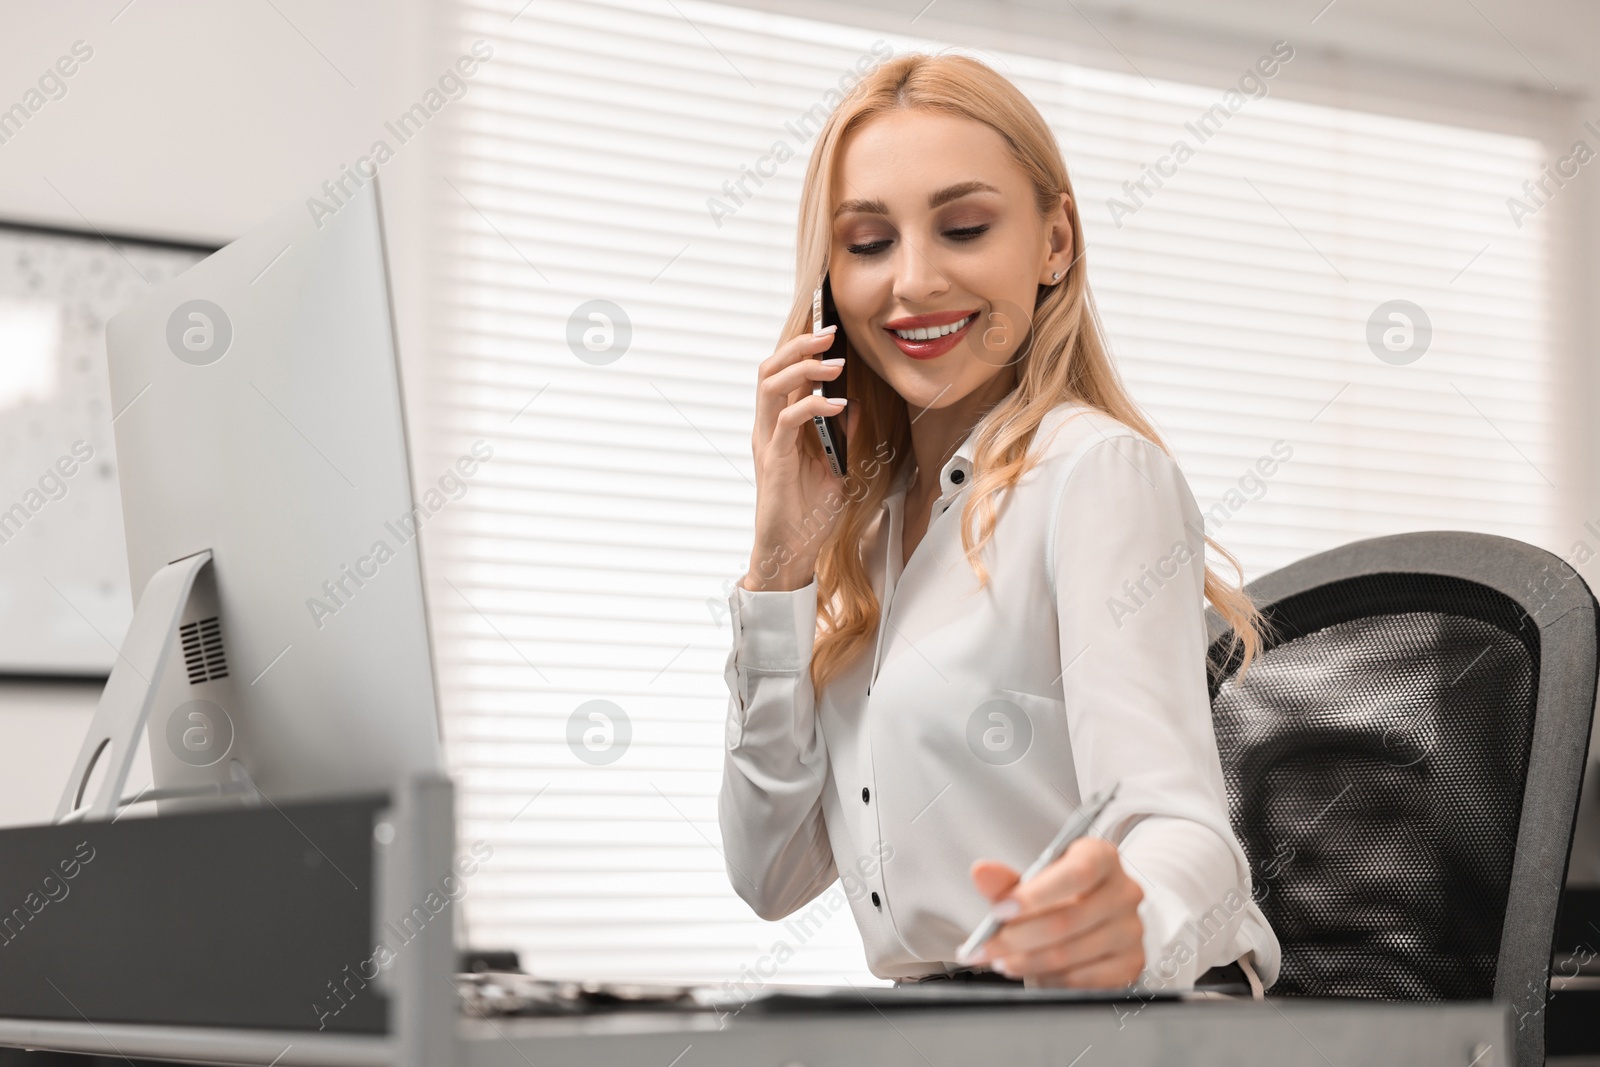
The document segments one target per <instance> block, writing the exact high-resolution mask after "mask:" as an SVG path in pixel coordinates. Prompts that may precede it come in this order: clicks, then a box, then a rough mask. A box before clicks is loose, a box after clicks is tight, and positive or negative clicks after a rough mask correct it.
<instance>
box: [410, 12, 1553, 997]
mask: <svg viewBox="0 0 1600 1067" xmlns="http://www.w3.org/2000/svg"><path fill="white" fill-rule="evenodd" d="M449 10H450V11H451V16H450V18H451V21H450V25H449V27H448V35H449V36H450V37H451V38H452V48H454V50H455V51H457V52H465V51H467V49H468V46H469V45H470V43H471V42H473V41H475V40H479V39H482V40H484V41H486V42H488V43H489V44H490V45H491V46H492V48H493V56H492V58H491V59H489V60H488V61H486V62H485V63H483V64H482V66H481V68H480V69H479V70H478V71H477V72H476V73H475V74H474V76H473V79H472V82H471V85H470V91H469V92H467V93H466V95H465V96H464V97H462V98H461V99H459V100H457V101H454V102H451V103H449V105H448V116H449V118H448V124H449V129H450V130H451V131H452V142H451V145H450V148H449V150H448V151H447V152H446V153H445V158H444V175H445V180H444V181H442V182H440V183H438V184H437V195H436V198H435V200H434V203H433V207H434V208H435V209H436V215H435V217H436V225H437V227H438V229H437V237H438V241H437V247H438V249H439V253H438V255H437V256H436V257H435V266H434V284H433V286H432V293H433V298H432V299H433V307H432V309H431V315H432V320H433V322H434V324H435V328H436V332H435V333H434V335H433V338H432V352H431V356H430V359H431V364H430V366H431V368H432V369H431V379H430V381H429V388H428V390H427V392H426V395H425V396H423V397H421V398H413V399H414V402H417V403H419V404H420V405H421V407H422V410H423V418H424V421H425V422H426V423H427V425H428V426H429V427H430V429H431V431H432V433H431V435H430V439H431V441H432V447H433V453H431V454H432V455H433V457H434V459H433V461H434V462H435V463H437V464H441V465H442V464H446V463H449V462H451V461H452V460H453V459H454V458H455V457H456V456H458V455H464V454H466V453H468V452H469V451H470V450H472V449H473V447H474V446H475V445H476V446H477V448H478V450H479V452H480V454H481V452H482V451H490V452H491V453H492V456H491V458H490V459H488V460H486V461H485V462H483V463H482V464H481V466H479V467H478V468H477V471H476V473H475V475H474V476H473V477H472V478H470V479H468V480H466V482H465V483H464V487H463V490H462V494H461V496H460V498H459V499H458V500H455V501H453V502H452V503H451V504H450V506H449V507H448V508H447V509H446V510H445V511H444V512H442V513H441V514H440V516H439V517H438V518H436V519H435V520H434V525H433V528H432V529H431V530H430V533H432V534H433V536H432V537H431V538H429V539H428V540H427V542H426V551H427V552H428V562H429V575H430V583H431V584H430V594H431V597H432V605H433V610H434V612H435V639H436V642H437V645H438V651H439V656H440V671H441V687H442V690H443V699H444V714H445V723H446V735H447V749H448V754H449V758H450V761H451V765H452V771H453V773H454V774H455V775H456V776H457V781H458V783H459V786H460V793H459V808H460V812H461V817H462V825H461V834H462V837H463V840H464V843H470V842H473V841H477V840H482V841H484V842H487V843H488V844H490V845H491V846H492V848H493V856H492V859H490V860H489V861H488V862H487V863H485V864H484V866H483V873H482V874H481V875H480V877H479V878H477V879H476V880H475V881H474V884H473V886H472V889H471V893H470V894H469V896H468V898H467V900H466V907H465V915H466V935H467V937H468V939H469V940H470V942H471V943H472V944H473V945H475V946H480V947H499V946H509V947H515V948H517V949H519V950H520V951H521V952H522V954H523V960H524V965H525V966H526V967H527V968H528V969H530V970H532V971H534V972H535V973H539V974H544V975H562V976H588V977H610V978H617V977H637V978H650V977H674V978H689V979H696V980H710V981H718V982H723V981H726V982H741V983H743V984H744V985H746V986H751V985H753V984H757V983H761V982H769V981H776V982H808V981H840V980H851V981H857V982H861V981H875V979H872V977H871V976H870V975H869V974H868V973H867V972H866V970H865V966H864V962H863V956H862V952H861V948H860V943H859V939H858V937H857V935H856V932H855V928H854V923H853V920H852V919H851V917H850V914H849V911H848V908H847V907H846V906H844V897H843V893H842V891H841V890H840V888H839V887H838V885H837V884H836V885H835V886H834V888H833V889H832V890H830V891H829V892H828V893H826V894H824V896H823V898H820V900H819V904H820V905H821V906H822V907H823V908H824V909H825V910H824V911H823V912H822V913H819V915H818V917H819V918H821V919H823V920H825V921H821V922H816V923H808V924H806V925H804V926H801V925H797V924H792V923H783V922H777V923H768V922H763V921H761V920H758V919H756V918H755V917H754V916H753V915H752V913H751V912H750V911H749V909H748V908H747V907H746V906H745V905H744V903H743V902H742V901H740V900H739V899H738V898H737V897H736V896H735V895H734V893H733V891H732V890H731V888H730V887H729V885H728V882H727V878H726V875H725V873H724V868H723V861H722V858H721V855H720V836H719V833H718V829H717V823H716V805H715V798H716V793H717V788H718V783H719V781H720V775H721V751H722V737H723V731H722V725H723V719H724V716H725V713H726V706H727V692H726V689H725V687H724V683H723V679H722V669H723V663H724V660H725V657H726V655H727V651H728V644H729V640H730V630H729V627H728V622H727V619H726V618H725V616H724V611H725V603H724V601H725V598H726V595H727V592H728V590H729V589H730V588H731V583H732V582H733V581H735V580H736V579H737V577H738V576H739V575H740V574H741V573H742V572H743V570H744V567H745V564H746V562H747V559H748V553H749V537H750V530H751V518H752V509H753V505H754V499H755V492H754V485H753V473H752V469H751V462H750V446H749V435H750V426H751V417H752V401H753V392H754V388H753V387H754V382H755V375H756V366H757V364H758V363H759V362H760V360H762V359H764V358H765V357H766V356H767V355H768V354H770V352H771V348H772V344H773V340H774V338H775V336H776V333H777V330H778V328H779V325H780V323H781V320H782V317H783V315H784V313H785V310H786V308H787V303H788V286H789V284H790V278H791V272H792V262H793V241H794V233H793V229H794V221H795V212H796V204H797V202H798V195H799V184H800V180H801V177H802V176H803V174H804V168H805V156H806V153H807V152H808V151H809V150H810V147H811V144H812V137H813V136H814V133H815V129H816V127H815V124H814V123H813V124H811V125H809V126H808V124H807V119H806V116H807V115H808V113H811V114H815V112H814V111H813V109H814V108H815V107H817V106H818V105H819V104H820V105H822V106H823V107H824V109H825V108H826V106H827V103H828V101H829V100H830V98H829V97H828V95H827V94H828V91H829V89H830V88H833V87H835V86H837V85H838V84H839V82H840V78H841V75H843V74H844V73H845V72H846V71H848V70H850V69H851V68H854V67H856V65H857V64H858V62H861V63H863V64H864V65H866V66H870V65H871V63H872V62H873V61H874V60H875V58H877V57H878V56H881V55H883V54H884V53H885V52H886V51H887V50H888V49H893V51H895V52H901V51H907V50H913V49H917V50H935V49H938V48H941V47H945V46H946V44H947V42H943V41H928V40H921V39H914V38H909V37H906V36H903V35H898V34H889V33H882V34H880V33H876V32H872V31H870V30H865V29H861V28H854V27H844V26H835V25H828V24H825V23H820V22H816V21H810V20H806V19H801V18H795V17H787V16H781V15H775V14H771V13H761V12H756V11H752V10H747V9H741V8H738V7H731V6H721V5H717V4H710V3H701V2H697V0H603V2H597V0H586V2H582V3H575V2H568V0H540V2H539V3H538V4H535V5H529V6H524V3H523V0H504V2H500V0H482V2H475V3H458V4H456V5H454V6H452V7H451V8H449ZM1262 51H1263V54H1265V53H1267V52H1268V51H1270V46H1266V47H1263V49H1262ZM983 56H984V58H986V59H987V60H988V61H989V62H991V63H993V64H995V65H997V66H998V67H999V68H1000V69H1001V70H1002V71H1003V72H1004V73H1005V74H1007V75H1008V76H1009V77H1011V78H1012V79H1013V80H1014V81H1015V82H1016V83H1017V84H1018V85H1019V86H1020V87H1021V88H1022V89H1023V91H1024V92H1026V93H1027V94H1028V95H1029V97H1030V98H1031V99H1033V100H1034V101H1035V102H1036V103H1037V105H1038V106H1039V107H1040V109H1041V111H1042V112H1043V113H1044V114H1045V116H1046V118H1047V119H1048V120H1049V121H1050V122H1051V123H1052V124H1053V126H1054V127H1055V129H1056V132H1057V135H1058V137H1059V138H1060V140H1061V143H1062V145H1063V149H1064V152H1065V154H1066V157H1067V162H1068V166H1069V168H1070V171H1071V173H1072V175H1073V179H1074V182H1075V186H1076V190H1077V194H1078V196H1079V199H1080V208H1081V211H1082V215H1083V221H1084V226H1085V228H1086V230H1087V232H1088V237H1089V243H1090V249H1089V253H1088V256H1087V260H1086V264H1087V267H1088V269H1089V271H1090V277H1091V283H1092V285H1093V287H1094V290H1095V292H1096V295H1097V297H1098V299H1099V302H1100V308H1101V312H1102V316H1103V319H1104V322H1105V325H1106V327H1107V329H1108V332H1109V338H1110V343H1111V345H1112V348H1113V350H1114V352H1115V353H1116V354H1117V356H1118V357H1119V360H1120V364H1121V367H1122V369H1123V373H1124V375H1125V377H1126V379H1127V382H1128V384H1129V386H1130V388H1131V390H1132V392H1133V393H1134V395H1135V397H1136V398H1137V399H1138V400H1139V401H1140V402H1141V403H1142V404H1143V405H1144V406H1145V407H1146V409H1147V411H1148V412H1149V413H1150V414H1151V415H1152V416H1153V417H1154V419H1155V420H1156V421H1157V423H1158V424H1159V426H1160V427H1161V429H1162V432H1163V433H1164V434H1165V435H1166V436H1167V439H1168V443H1169V444H1170V445H1171V446H1172V447H1173V448H1174V449H1175V451H1176V453H1177V455H1178V457H1179V459H1180V462H1181V463H1182V465H1183V467H1184V469H1185V471H1186V473H1187V474H1188V476H1189V479H1190V483H1191V486H1192V487H1193V489H1194V492H1195V495H1196V497H1197V499H1198V500H1199V502H1200V505H1201V507H1202V509H1203V510H1206V511H1207V513H1208V524H1209V527H1210V530H1211V532H1212V533H1213V534H1215V535H1216V536H1218V537H1219V538H1220V539H1221V540H1222V541H1223V542H1224V543H1225V544H1227V545H1228V546H1230V547H1231V548H1232V549H1234V550H1235V551H1236V552H1237V553H1238V554H1239V555H1240V557H1241V559H1242V560H1243V562H1244V563H1245V565H1246V566H1247V569H1248V572H1249V574H1250V575H1251V576H1254V575H1257V574H1260V573H1263V572H1265V571H1267V570H1271V569H1273V568H1275V567H1278V566H1281V565H1282V564H1285V563H1288V562H1290V561H1292V560H1294V559H1296V558H1299V557H1301V556H1304V555H1306V554H1308V553H1311V552H1315V551H1318V550H1321V549H1325V548H1329V547H1332V546H1335V545H1338V544H1342V543H1344V542H1347V541H1350V540H1354V539H1357V538H1360V537H1365V536H1370V535H1375V534H1380V533H1389V532H1396V531H1401V530H1411V529H1429V528H1443V527H1451V528H1460V529H1475V530H1484V531H1490V532H1494V533H1500V534H1506V535H1510V536H1514V537H1521V538H1524V539H1526V540H1530V541H1534V542H1536V543H1538V542H1542V541H1544V540H1546V539H1547V538H1548V536H1549V527H1550V524H1551V521H1552V518H1551V514H1552V489H1551V486H1550V483H1549V481H1548V480H1547V479H1549V478H1553V477H1554V474H1553V473H1552V471H1551V466H1552V465H1553V463H1554V456H1553V445H1552V442H1551V441H1550V440H1549V439H1548V437H1547V432H1546V430H1545V428H1544V427H1545V426H1546V425H1547V424H1548V419H1547V412H1548V410H1549V406H1550V403H1551V401H1550V393H1551V390H1552V382H1551V366H1552V361H1551V358H1550V356H1549V340H1548V333H1549V327H1548V323H1547V321H1546V319H1547V309H1546V304H1545V299H1544V296H1543V293H1544V283H1545V278H1544V270H1545V261H1544V255H1545V252H1544V235H1543V233H1542V230H1541V225H1540V219H1539V218H1538V216H1535V217H1533V218H1532V219H1530V220H1527V221H1526V222H1525V224H1524V225H1523V226H1522V227H1521V228H1517V227H1515V226H1514V225H1512V223H1511V221H1510V220H1509V218H1508V216H1507V212H1506V208H1505V205H1504V200H1505V198H1506V197H1507V196H1510V195H1513V194H1515V193H1516V192H1517V191H1518V189H1519V187H1520V184H1521V182H1522V180H1523V177H1524V176H1526V175H1528V174H1531V173H1534V172H1535V170H1536V166H1537V157H1538V155H1539V151H1538V146H1537V144H1536V143H1535V142H1534V141H1532V140H1529V139H1524V138H1518V137H1512V136H1506V135H1504V134H1498V133H1488V132H1481V131H1475V130H1472V129H1465V128H1458V127H1450V126H1444V125H1439V124H1433V123H1424V122H1416V121H1406V120H1402V119H1397V118H1392V117H1385V116H1380V115H1374V114H1365V113H1358V112H1351V111H1343V110H1339V109H1335V108H1330V107H1325V106H1313V105H1308V104H1302V103H1296V102H1293V101H1290V100H1287V99H1282V98H1280V96H1279V95H1278V94H1277V93H1276V91H1275V88H1276V85H1277V84H1281V83H1282V81H1284V80H1286V79H1287V78H1288V77H1289V76H1290V74H1291V72H1292V70H1293V59H1292V58H1290V59H1288V60H1287V61H1281V68H1280V70H1279V71H1278V73H1277V74H1276V75H1275V78H1270V79H1263V81H1264V83H1265V84H1266V85H1267V92H1266V95H1264V96H1262V97H1260V98H1250V97H1248V96H1244V97H1242V99H1243V103H1242V105H1241V106H1239V107H1238V108H1237V109H1232V108H1230V107H1229V102H1230V99H1231V98H1228V97H1227V96H1226V90H1227V89H1228V88H1229V86H1228V85H1226V84H1221V85H1219V86H1204V87H1202V86H1195V85H1182V84H1176V83H1172V82H1162V81H1157V82H1154V83H1151V82H1147V81H1146V80H1145V79H1144V78H1142V77H1139V76H1136V75H1132V74H1123V73H1120V72H1113V71H1106V70H1096V69H1089V68H1086V67H1078V66H1071V65H1067V64H1063V63H1061V62H1058V61H1051V60H1047V59H1041V58H1036V57H1031V56H1027V55H1022V54H1008V53H995V52H986V53H984V54H983ZM1234 88H1237V86H1234ZM1218 106H1220V107H1221V108H1222V109H1223V110H1224V111H1226V116H1225V120H1224V117H1221V116H1219V114H1218V112H1217V111H1216V108H1217V107H1218ZM1208 116H1209V123H1210V125H1209V126H1208V125H1207V117H1208ZM1191 126H1192V127H1193V129H1192V130H1191ZM1207 130H1211V131H1212V135H1211V136H1210V137H1208V138H1206V139H1205V140H1204V141H1203V143H1202V142H1201V140H1200V138H1199V136H1198V135H1197V134H1196V132H1194V131H1200V132H1205V131H1207ZM1185 137H1186V138H1188V140H1189V141H1190V143H1191V144H1192V145H1193V146H1194V148H1195V150H1194V152H1193V154H1192V156H1189V157H1186V158H1185V159H1184V160H1183V161H1182V162H1181V163H1179V162H1176V161H1175V159H1169V160H1168V161H1167V162H1165V163H1163V162H1162V160H1163V157H1168V156H1171V155H1172V154H1173V151H1174V145H1175V143H1176V142H1177V141H1178V140H1179V139H1180V138H1185ZM1147 167H1148V168H1150V170H1146V168H1147ZM1150 171H1155V172H1156V173H1158V174H1159V173H1161V172H1163V171H1165V172H1170V176H1164V177H1163V178H1162V184H1160V185H1159V187H1158V186H1156V185H1155V184H1154V183H1153V181H1152V180H1151V179H1149V177H1148V175H1149V173H1150ZM1141 179H1143V180H1144V182H1145V186H1146V193H1142V194H1141V199H1140V202H1139V203H1137V204H1132V203H1131V202H1130V201H1129V195H1130V194H1129V191H1128V185H1127V184H1125V183H1132V184H1134V185H1135V186H1136V185H1137V183H1138V182H1140V180H1141ZM1114 198H1115V199H1117V200H1119V201H1121V202H1122V203H1123V205H1124V207H1127V206H1132V207H1134V208H1135V210H1133V211H1132V212H1131V213H1128V212H1127V211H1125V210H1122V209H1119V208H1118V207H1117V205H1115V204H1113V203H1112V201H1113V199H1114ZM1119 223H1120V225H1119ZM1392 301H1406V302H1407V303H1405V304H1397V305H1393V307H1394V308H1398V309H1399V310H1400V311H1401V312H1402V314H1401V316H1400V317H1399V318H1395V317H1392V315H1391V314H1390V309H1389V308H1388V307H1386V305H1389V304H1390V302H1392ZM1415 308H1420V309H1422V314H1423V315H1425V316H1426V320H1427V321H1426V324H1424V323H1423V321H1422V319H1421V318H1420V317H1419V316H1418V315H1417V314H1416V313H1415V310H1414V309H1415ZM1372 324H1375V325H1372ZM1369 334H1370V335H1371V336H1372V337H1375V338H1376V339H1377V340H1376V341H1369ZM1421 337H1426V338H1427V344H1426V348H1425V350H1421V354H1420V355H1418V354H1417V353H1418V352H1419V347H1418V345H1417V341H1418V339H1419V338H1421ZM1385 340H1387V342H1388V345H1389V347H1386V345H1385V343H1384V342H1385ZM479 442H481V444H479ZM440 469H441V470H443V469H444V467H443V466H441V467H440ZM428 474H429V471H427V470H424V471H421V472H419V476H423V477H425V476H427V475H428Z"/></svg>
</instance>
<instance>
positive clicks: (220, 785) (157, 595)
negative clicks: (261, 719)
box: [56, 549, 260, 823]
mask: <svg viewBox="0 0 1600 1067" xmlns="http://www.w3.org/2000/svg"><path fill="white" fill-rule="evenodd" d="M216 603H217V594H216V581H215V577H214V572H213V569H212V568H211V550H210V549H206V550H205V551H202V552H197V553H195V554H194V555H192V556H186V557H184V558H183V559H180V560H175V561H174V562H172V563H169V564H167V565H166V566H165V567H162V568H161V569H160V570H159V571H157V572H156V573H155V574H154V575H152V576H151V578H150V581H149V582H148V583H147V584H146V585H145V587H144V592H143V594H142V595H141V596H140V597H139V606H138V608H137V609H136V610H135V611H134V615H133V624H132V625H131V626H130V627H129V628H128V634H127V636H126V637H125V638H123V641H122V647H121V649H120V650H119V651H118V653H117V660H116V663H115V665H113V666H112V668H111V676H110V678H108V679H107V681H106V687H105V689H104V690H102V691H101V693H100V702H99V704H98V705H96V707H95V712H94V719H93V720H92V721H91V722H90V724H89V732H88V734H87V735H86V736H85V737H84V739H83V746H82V748H80V749H79V751H78V758H77V761H76V762H75V763H74V764H73V767H72V776H71V778H69V779H68V780H67V787H66V789H65V790H64V791H63V792H62V794H61V802H60V803H59V804H58V805H57V807H56V822H58V823H60V822H73V821H80V820H99V819H112V818H115V817H116V814H117V812H118V811H119V810H120V809H121V808H122V807H123V806H124V805H125V804H126V803H131V802H133V801H134V800H135V799H137V800H140V801H144V800H173V799H177V798H184V797H196V798H198V797H220V796H226V795H230V794H236V795H238V796H240V797H241V798H242V799H244V800H245V801H246V803H251V802H254V803H255V804H259V803H260V794H259V793H258V792H257V790H256V788H255V785H254V783H253V782H251V780H250V776H249V774H248V773H247V772H246V771H245V769H244V765H243V764H242V763H241V762H240V761H239V760H238V758H237V757H235V758H233V759H230V760H228V762H227V763H221V762H220V761H219V765H218V766H215V767H211V768H210V769H208V771H207V772H206V773H205V774H204V775H202V776H201V778H202V779H209V780H202V781H199V782H196V784H195V785H194V786H193V787H184V788H177V789H162V790H155V789H151V790H146V791H145V792H143V793H141V794H140V795H139V796H138V797H137V798H125V797H123V795H122V791H123V790H124V789H125V788H126V787H127V784H128V773H129V771H130V770H132V768H133V759H134V755H135V754H136V753H137V751H138V748H139V735H140V733H141V732H142V731H144V729H145V726H146V724H147V723H148V722H149V719H150V709H151V707H152V706H153V705H154V704H155V703H156V702H157V699H158V698H159V697H161V696H162V695H163V694H164V693H170V692H171V691H173V687H174V685H175V684H176V683H178V682H179V681H180V679H179V678H177V677H173V676H174V675H180V672H179V671H176V670H172V669H171V667H172V663H173V661H174V660H175V659H177V658H178V657H177V656H176V655H175V652H176V643H177V636H178V629H179V627H180V625H182V624H183V622H184V619H185V617H186V616H195V617H199V616H205V617H207V618H212V617H215V616H216V615H217V614H218V613H217V610H216ZM230 730H231V727H230ZM230 740H231V738H230ZM231 747H233V746H231V744H230V748H231ZM152 756H154V753H152ZM102 763H104V764H105V767H104V770H103V772H102V776H101V778H100V784H99V788H98V789H97V790H96V791H95V794H94V795H93V796H89V795H88V793H89V785H90V780H91V778H92V776H93V775H94V774H95V772H96V771H97V770H98V769H99V768H100V765H101V764H102Z"/></svg>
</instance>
